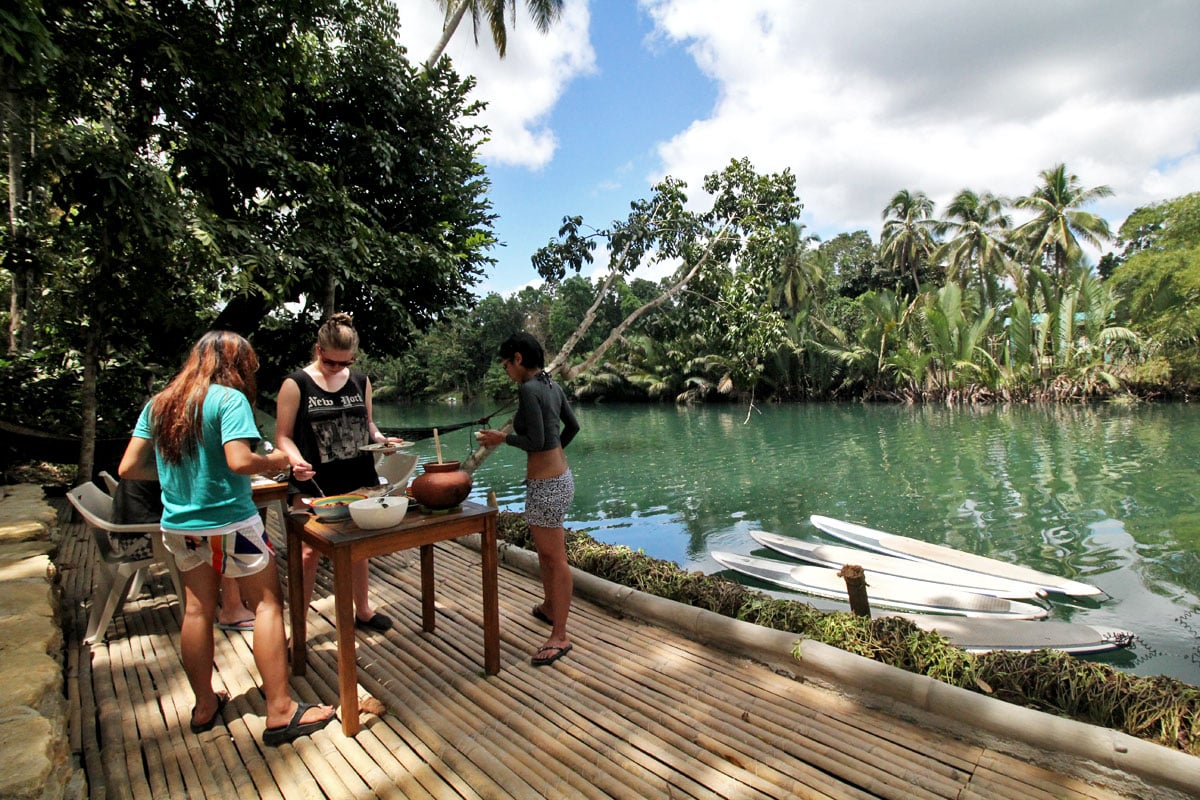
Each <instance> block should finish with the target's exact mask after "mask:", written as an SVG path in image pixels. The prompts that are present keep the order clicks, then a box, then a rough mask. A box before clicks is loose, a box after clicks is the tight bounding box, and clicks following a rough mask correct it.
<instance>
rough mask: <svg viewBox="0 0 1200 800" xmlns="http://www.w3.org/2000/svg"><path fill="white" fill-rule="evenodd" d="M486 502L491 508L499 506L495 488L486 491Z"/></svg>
mask: <svg viewBox="0 0 1200 800" xmlns="http://www.w3.org/2000/svg"><path fill="white" fill-rule="evenodd" d="M487 504H488V506H490V507H491V508H499V507H500V503H499V502H497V500H496V490H495V489H489V490H488V493H487Z"/></svg>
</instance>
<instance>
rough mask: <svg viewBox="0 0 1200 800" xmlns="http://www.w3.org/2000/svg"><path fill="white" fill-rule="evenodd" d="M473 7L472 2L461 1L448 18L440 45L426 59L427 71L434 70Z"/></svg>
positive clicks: (469, 0)
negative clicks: (460, 24) (465, 15)
mask: <svg viewBox="0 0 1200 800" xmlns="http://www.w3.org/2000/svg"><path fill="white" fill-rule="evenodd" d="M470 5H471V0H460V2H459V4H458V5H457V6H456V7H455V9H454V13H452V14H451V15H450V16H449V17H447V18H446V24H445V25H444V26H442V38H440V39H438V43H437V45H436V46H434V48H433V52H432V53H430V54H429V58H427V59H425V71H426V72H428V71H429V70H431V69H433V68H434V67H435V66H436V65H437V62H438V60H439V59H441V57H442V53H444V52H445V51H446V46H447V45H449V44H450V39H451V38H452V37H453V36H454V32H455V31H456V30H458V24H459V23H460V22H462V18H463V15H464V14H466V13H467V9H468V8H469V7H470Z"/></svg>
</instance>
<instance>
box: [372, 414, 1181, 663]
mask: <svg viewBox="0 0 1200 800" xmlns="http://www.w3.org/2000/svg"><path fill="white" fill-rule="evenodd" d="M493 408H494V407H487V408H482V407H468V408H463V407H461V406H458V407H455V406H420V407H413V406H399V407H397V406H380V407H377V408H376V418H377V421H378V422H379V423H380V425H381V426H383V427H385V428H386V427H388V426H401V425H403V426H425V425H428V426H433V425H439V424H441V425H445V424H450V423H455V422H463V421H466V420H469V419H472V418H473V417H478V416H481V415H483V414H484V413H488V412H490V411H492V410H493ZM576 411H577V414H578V416H579V420H580V424H581V426H582V432H581V433H580V435H579V437H578V439H577V440H576V441H575V442H574V443H573V444H572V445H571V446H570V447H569V448H568V449H567V456H568V459H569V461H570V463H571V468H572V471H573V472H574V474H575V481H576V495H575V503H574V505H573V507H572V509H571V513H570V516H569V518H568V521H567V527H569V528H573V529H576V530H582V531H586V532H587V533H589V534H590V535H591V536H593V537H594V538H596V539H598V540H600V541H603V542H608V543H611V544H622V545H628V546H629V547H632V548H634V549H641V550H644V551H645V552H646V553H647V554H648V555H651V556H654V557H656V558H662V559H668V560H671V561H674V562H676V563H678V564H679V565H681V566H683V567H685V568H687V569H691V570H702V571H704V572H708V573H711V572H719V571H721V569H722V568H721V567H720V565H718V564H717V563H716V562H715V561H713V559H712V558H711V556H710V555H709V551H710V550H728V551H733V552H737V553H745V554H753V555H762V556H767V557H774V558H782V557H781V556H778V555H777V554H773V553H770V552H769V551H764V550H762V549H761V548H759V546H758V545H757V543H756V542H755V541H754V540H753V539H751V538H750V535H749V532H750V531H752V530H765V531H770V532H773V533H779V534H784V535H789V536H796V537H799V538H805V539H813V540H820V541H832V540H830V539H827V538H826V537H824V536H823V535H822V534H821V533H820V532H819V531H817V529H816V528H814V527H813V526H812V524H811V523H810V522H809V516H810V515H812V514H822V515H825V516H830V517H836V518H838V519H844V520H849V521H854V522H860V523H863V524H866V525H868V526H870V527H872V528H877V529H880V530H884V531H888V532H891V533H898V534H903V535H906V536H913V537H916V538H920V539H925V540H927V541H930V542H935V543H937V544H942V545H948V546H950V547H955V548H958V549H960V550H966V551H969V552H974V553H979V554H982V555H987V556H991V557H993V558H999V559H1002V560H1006V561H1012V562H1015V563H1020V564H1024V565H1026V566H1030V567H1033V568H1035V569H1039V570H1042V571H1045V572H1051V573H1054V574H1058V575H1064V576H1070V577H1073V578H1077V579H1079V580H1083V581H1086V582H1088V583H1093V584H1095V585H1097V586H1099V587H1100V588H1102V589H1103V590H1104V591H1105V592H1106V593H1107V594H1108V595H1110V598H1109V599H1105V600H1104V601H1103V602H1091V601H1088V602H1083V601H1080V602H1077V603H1074V604H1067V603H1060V602H1054V603H1051V615H1050V618H1051V619H1060V620H1067V621H1075V622H1083V623H1088V624H1092V625H1095V626H1097V627H1101V628H1104V629H1112V628H1119V629H1124V630H1128V631H1132V632H1133V633H1135V634H1136V635H1137V640H1136V642H1135V645H1134V647H1133V648H1132V649H1130V650H1128V651H1123V652H1120V653H1117V654H1113V655H1108V656H1103V657H1098V658H1100V659H1103V660H1106V661H1107V662H1108V663H1111V664H1113V665H1114V666H1116V667H1118V668H1120V669H1124V670H1128V671H1130V672H1133V673H1136V674H1140V675H1169V676H1171V677H1175V678H1179V679H1181V680H1184V681H1187V682H1188V683H1190V684H1193V685H1200V599H1198V598H1200V408H1198V407H1196V406H1194V405H1190V404H1164V405H1149V404H1144V405H1139V406H1133V407H1118V406H1100V407H1078V406H1052V407H1025V406H1020V407H1000V406H988V407H982V408H944V407H933V406H918V407H903V406H893V405H870V406H864V405H861V404H798V405H783V406H763V407H756V408H754V409H752V410H748V409H747V408H746V407H745V406H744V405H743V406H717V407H714V406H704V407H698V408H676V407H674V406H644V405H603V404H601V405H581V406H579V407H578V408H577V409H576ZM506 418H507V417H506V415H505V414H503V413H502V414H500V415H498V416H497V417H496V419H495V420H494V425H495V426H496V427H498V426H499V423H500V422H502V421H503V420H504V419H506ZM473 430H475V428H470V427H469V428H465V429H461V430H459V431H454V432H450V433H447V434H446V435H445V436H442V437H441V445H442V451H443V457H444V458H445V459H446V460H450V459H462V458H465V457H466V455H468V454H469V453H470V451H471V448H472V445H473V443H474V442H473V440H472V439H471V438H470V434H471V431H473ZM412 452H415V453H417V454H419V455H420V456H421V457H422V460H425V459H429V458H434V457H436V451H435V446H434V441H433V440H432V439H427V440H423V441H419V442H417V443H416V444H415V445H414V447H413V450H412ZM523 467H524V457H523V454H522V453H521V452H519V451H517V450H516V449H515V448H511V447H506V448H501V449H500V450H499V451H497V452H496V454H495V455H493V456H492V457H491V458H490V459H488V461H487V462H485V464H484V465H483V466H482V467H481V468H480V469H479V471H478V472H476V475H475V488H474V490H473V497H474V498H476V499H482V498H483V497H485V496H486V493H487V492H488V490H493V491H495V492H496V495H497V497H498V499H499V501H500V504H501V507H502V508H508V509H511V510H516V511H519V510H521V508H522V505H523V502H524V488H523V486H522V483H521V481H522V479H523V478H524V474H523ZM729 577H732V578H734V579H735V580H739V579H740V578H738V576H736V575H734V574H732V573H730V574H729ZM744 580H745V582H747V583H749V582H750V579H744ZM756 588H764V586H763V585H756ZM779 596H784V595H782V594H781V595H779ZM790 596H792V597H795V598H797V599H802V600H807V601H809V602H812V603H813V604H814V605H817V606H818V607H821V608H845V606H839V605H838V604H836V603H833V602H830V601H822V600H816V599H813V598H807V597H805V596H802V595H790Z"/></svg>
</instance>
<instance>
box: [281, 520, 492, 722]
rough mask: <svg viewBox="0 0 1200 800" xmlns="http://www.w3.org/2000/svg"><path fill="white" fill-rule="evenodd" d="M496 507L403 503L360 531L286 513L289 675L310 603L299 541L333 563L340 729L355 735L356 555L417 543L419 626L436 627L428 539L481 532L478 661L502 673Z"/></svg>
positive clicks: (299, 659) (302, 653)
mask: <svg viewBox="0 0 1200 800" xmlns="http://www.w3.org/2000/svg"><path fill="white" fill-rule="evenodd" d="M496 517H497V510H496V509H495V508H490V507H488V506H484V505H479V504H478V503H471V502H464V503H463V504H462V505H461V506H460V507H459V508H457V509H455V510H452V511H450V512H445V513H425V512H421V511H415V510H413V509H411V508H410V509H409V512H408V514H407V515H405V517H404V520H403V521H402V522H401V523H400V524H399V525H398V526H396V527H394V528H384V529H381V530H371V531H367V530H361V529H360V528H358V526H356V525H355V524H354V523H353V522H352V521H349V520H347V521H345V522H335V523H326V522H323V521H322V520H320V519H318V518H317V517H314V516H311V515H309V514H307V513H296V512H293V513H291V514H288V515H287V517H286V523H287V524H286V528H287V563H288V605H289V613H290V614H291V623H292V674H293V675H303V674H304V672H305V668H306V666H307V664H306V662H305V659H306V658H307V653H306V651H307V642H306V641H305V640H306V637H307V625H308V622H307V618H308V606H307V604H306V603H305V602H304V597H303V593H304V589H303V581H302V579H301V574H302V566H301V563H300V545H301V543H302V542H303V543H304V544H307V545H309V546H310V547H312V548H313V549H314V550H316V551H317V552H318V553H320V554H321V555H323V556H325V557H326V558H328V559H329V560H330V561H331V562H333V598H334V616H335V621H336V627H337V649H338V688H339V692H340V695H341V715H342V731H343V732H344V733H345V734H346V735H347V736H353V735H355V734H356V733H358V727H359V726H358V661H357V658H356V653H355V643H354V629H355V628H354V597H353V590H352V587H351V577H350V563H351V562H352V561H357V560H359V559H361V558H370V557H372V556H380V555H385V554H387V553H394V552H396V551H398V550H406V549H408V548H410V547H420V548H421V629H422V630H424V631H426V632H430V633H431V632H432V631H433V629H434V607H433V606H434V601H433V596H434V587H433V552H434V551H433V545H434V544H435V543H437V542H444V541H447V540H449V539H457V538H458V537H460V536H465V535H467V534H471V533H479V534H482V536H483V547H482V548H481V550H482V553H483V575H482V582H483V663H484V670H485V671H486V672H487V674H488V675H495V674H497V673H499V672H500V600H499V596H498V594H497V577H496V567H497V554H496Z"/></svg>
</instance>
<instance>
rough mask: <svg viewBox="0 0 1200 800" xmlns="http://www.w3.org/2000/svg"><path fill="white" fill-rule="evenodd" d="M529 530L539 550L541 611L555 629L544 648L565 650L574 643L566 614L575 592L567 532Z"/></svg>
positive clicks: (536, 528) (552, 529) (536, 527)
mask: <svg viewBox="0 0 1200 800" xmlns="http://www.w3.org/2000/svg"><path fill="white" fill-rule="evenodd" d="M529 530H530V532H532V533H533V543H534V546H535V547H537V554H538V567H539V572H540V573H541V577H542V591H543V592H545V597H546V599H545V602H544V603H543V604H542V609H543V610H544V611H545V612H546V614H547V615H549V617H550V619H552V620H554V629H553V630H552V631H551V632H550V638H549V639H547V640H546V644H545V645H543V646H545V647H566V646H567V645H568V644H570V643H571V640H570V639H569V638H568V637H567V615H569V614H570V613H571V595H572V594H573V593H574V590H575V583H574V579H573V578H572V577H571V567H570V565H569V564H568V563H567V548H566V532H565V531H564V530H563V529H562V528H561V527H558V528H541V527H538V526H536V525H530V526H529Z"/></svg>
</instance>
